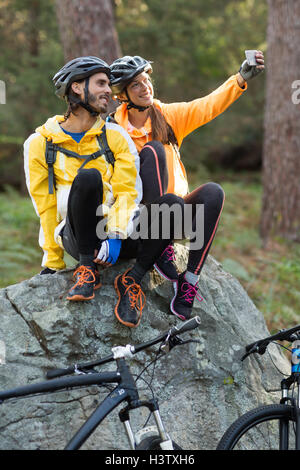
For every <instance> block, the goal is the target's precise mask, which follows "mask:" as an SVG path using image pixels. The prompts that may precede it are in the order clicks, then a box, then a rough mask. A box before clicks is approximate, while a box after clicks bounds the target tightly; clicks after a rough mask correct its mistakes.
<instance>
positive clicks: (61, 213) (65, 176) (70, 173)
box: [24, 116, 142, 270]
mask: <svg viewBox="0 0 300 470" xmlns="http://www.w3.org/2000/svg"><path fill="white" fill-rule="evenodd" d="M62 120H63V116H54V117H52V118H50V119H48V121H47V122H46V123H45V124H44V125H43V126H41V127H38V128H37V129H36V131H35V133H34V134H32V135H31V136H30V137H29V138H28V139H27V140H26V141H25V143H24V168H25V176H26V184H27V188H28V191H29V194H30V196H31V199H32V202H33V205H34V208H35V210H36V213H37V215H38V216H39V217H40V224H41V226H40V234H39V244H40V246H41V247H42V249H43V251H44V257H43V261H42V266H43V267H48V268H51V269H55V270H57V269H63V268H64V267H65V263H64V261H63V248H62V245H61V240H60V237H59V236H58V234H59V232H60V230H61V228H62V226H63V225H64V223H65V217H66V214H67V201H68V196H69V192H70V188H71V185H72V182H73V180H74V178H75V177H76V175H77V170H78V169H79V167H80V166H81V164H82V163H83V160H82V159H79V158H70V157H67V156H66V155H64V154H63V153H61V152H57V156H56V162H55V164H54V177H55V182H56V189H55V190H54V194H49V192H48V165H47V164H46V159H45V148H46V139H47V140H52V142H53V143H56V144H59V146H61V147H64V148H66V149H68V150H71V151H72V152H76V153H77V154H79V155H89V154H92V153H94V152H96V151H97V150H99V145H98V141H97V137H96V136H97V135H99V134H101V132H102V127H103V125H104V121H103V119H101V118H100V117H99V118H98V119H97V121H96V122H95V124H94V125H93V127H92V128H91V129H89V130H88V131H87V132H86V134H85V135H84V137H83V138H82V139H81V141H80V143H77V142H75V140H73V139H72V137H71V136H69V135H68V134H66V133H65V132H63V130H62V129H61V127H60V125H59V123H60V122H61V121H62ZM105 127H106V135H107V142H108V145H109V147H110V149H111V150H112V152H113V154H114V157H115V164H114V167H113V166H112V165H111V164H109V163H107V161H106V159H105V156H104V155H101V156H100V157H98V158H97V159H96V160H92V161H89V162H88V163H87V164H86V165H85V167H84V168H96V169H97V170H99V171H100V173H101V175H102V181H103V212H104V215H106V216H107V226H106V229H107V236H108V237H110V236H111V237H113V236H114V235H113V234H114V233H115V232H119V233H120V234H121V236H122V237H123V238H127V237H128V236H129V235H130V233H131V231H132V228H133V226H132V219H133V217H134V215H135V214H136V212H137V211H138V204H139V203H140V201H141V199H142V183H141V180H140V176H139V156H138V153H137V151H136V147H135V145H134V143H133V142H132V140H131V139H130V137H129V136H128V134H127V133H126V132H125V131H124V129H123V128H122V127H120V126H119V125H117V124H113V123H106V126H105Z"/></svg>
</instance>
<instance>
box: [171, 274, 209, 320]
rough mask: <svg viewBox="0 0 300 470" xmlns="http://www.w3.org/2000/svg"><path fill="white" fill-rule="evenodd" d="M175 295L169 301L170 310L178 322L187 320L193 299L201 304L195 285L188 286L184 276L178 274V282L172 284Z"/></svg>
mask: <svg viewBox="0 0 300 470" xmlns="http://www.w3.org/2000/svg"><path fill="white" fill-rule="evenodd" d="M174 287H175V295H174V297H173V299H172V301H171V304H170V309H171V312H172V313H174V315H176V316H177V317H178V318H180V320H183V321H185V320H189V319H190V318H191V314H192V308H193V303H194V299H195V297H196V298H197V299H198V300H199V302H201V301H202V300H203V298H202V297H201V296H200V295H199V294H198V286H197V284H196V285H195V286H194V285H193V284H190V283H189V282H188V281H187V280H186V278H185V274H184V273H183V274H179V276H178V281H177V282H176V283H175V284H174Z"/></svg>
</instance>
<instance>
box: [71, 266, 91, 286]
mask: <svg viewBox="0 0 300 470" xmlns="http://www.w3.org/2000/svg"><path fill="white" fill-rule="evenodd" d="M77 274H79V276H78V279H77V282H76V284H75V285H74V287H76V286H79V287H81V286H83V284H91V283H92V282H95V281H96V277H95V274H94V273H93V271H92V270H91V269H90V268H88V267H87V266H79V268H77V269H76V271H75V272H74V275H73V276H74V277H76V275H77ZM90 276H92V278H91V279H89V278H90Z"/></svg>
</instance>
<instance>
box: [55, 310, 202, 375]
mask: <svg viewBox="0 0 300 470" xmlns="http://www.w3.org/2000/svg"><path fill="white" fill-rule="evenodd" d="M200 323H201V320H200V317H198V316H197V317H194V318H191V319H190V320H187V321H186V322H184V323H183V324H182V325H181V326H179V327H178V326H173V327H172V328H170V329H169V330H167V331H165V332H163V333H162V334H161V335H159V336H157V337H156V338H154V339H152V340H150V341H147V342H145V343H141V344H138V345H136V346H130V351H131V354H136V353H138V352H140V351H143V350H144V349H146V348H148V347H150V346H154V345H155V344H157V343H159V342H162V341H164V340H168V339H169V338H172V337H174V336H176V335H181V334H182V333H185V332H186V331H190V330H194V329H195V328H198V326H199V325H200ZM114 360H115V356H114V354H110V355H109V356H106V357H103V358H102V359H98V360H96V361H92V362H87V363H85V364H75V365H72V366H70V367H67V368H66V369H53V370H49V371H48V372H47V373H46V377H47V379H54V378H56V377H62V376H63V375H68V374H73V373H74V372H79V373H80V370H89V369H92V368H93V367H95V366H100V365H102V364H106V363H108V362H112V361H114Z"/></svg>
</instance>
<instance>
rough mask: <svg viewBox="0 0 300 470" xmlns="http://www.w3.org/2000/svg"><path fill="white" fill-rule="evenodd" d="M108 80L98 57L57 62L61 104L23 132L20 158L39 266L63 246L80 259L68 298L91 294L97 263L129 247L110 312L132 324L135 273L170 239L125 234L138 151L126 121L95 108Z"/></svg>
mask: <svg viewBox="0 0 300 470" xmlns="http://www.w3.org/2000/svg"><path fill="white" fill-rule="evenodd" d="M109 80H110V67H109V66H108V65H107V64H106V63H105V62H104V61H103V60H101V59H99V58H97V57H91V56H88V57H79V58H76V59H74V60H72V61H70V62H68V63H67V64H66V65H65V66H64V67H62V69H60V70H59V72H58V73H57V74H56V75H55V76H54V78H53V81H54V84H55V88H56V94H57V95H58V96H59V97H60V98H62V99H65V100H66V101H67V103H68V109H67V112H66V114H65V116H54V117H52V118H50V119H48V120H47V122H46V123H45V124H44V125H43V126H40V127H38V128H37V129H36V132H35V133H34V134H32V135H31V136H30V137H29V138H28V139H27V140H26V142H25V143H24V158H25V160H24V165H25V174H26V183H27V187H28V191H29V194H30V196H31V198H32V202H33V205H34V208H35V210H36V212H37V215H38V216H39V217H40V223H41V227H40V236H39V243H40V246H41V247H42V249H43V251H44V257H43V262H42V267H43V270H42V271H41V274H52V273H55V272H56V271H58V270H60V269H63V268H64V267H65V263H64V261H63V251H64V250H66V251H67V252H68V253H69V254H71V255H72V256H73V257H74V258H75V259H77V260H78V261H79V267H78V268H77V269H76V271H75V273H74V277H75V281H76V282H75V284H74V285H73V287H72V288H71V289H70V291H69V293H68V296H67V299H68V300H70V301H81V300H90V299H92V298H94V296H95V293H94V291H95V290H96V289H98V288H100V286H101V284H100V279H99V272H98V270H97V263H99V264H102V265H104V266H107V265H111V264H114V263H115V262H116V261H117V259H118V257H119V256H122V257H126V255H127V257H132V256H133V255H135V256H136V257H137V262H136V264H135V266H134V267H133V269H132V270H130V271H129V270H128V273H127V276H122V279H120V280H118V279H117V280H116V286H118V288H117V292H118V303H117V307H116V310H115V313H116V316H117V318H118V320H119V321H120V322H122V323H123V324H125V325H127V326H130V327H136V326H138V324H139V322H140V319H141V314H142V309H143V306H144V300H145V296H144V294H143V292H142V290H141V287H140V280H141V278H142V276H143V275H144V274H145V273H146V272H147V270H148V269H150V267H151V266H152V265H153V263H154V262H155V260H156V259H157V257H159V255H160V254H161V252H162V251H163V250H164V249H165V247H166V246H167V245H168V243H169V241H168V240H153V242H152V241H151V240H145V241H143V242H140V241H135V240H128V237H129V236H130V234H131V232H132V230H133V222H134V219H135V218H136V217H137V215H138V212H139V207H138V205H139V203H140V201H141V198H142V185H141V180H140V176H139V157H138V154H137V151H136V148H135V145H134V144H133V142H132V140H131V138H130V137H129V136H128V134H127V133H126V132H125V131H124V129H123V128H122V127H120V126H119V125H117V124H114V123H105V122H104V121H103V120H102V119H101V117H100V116H99V114H100V113H105V112H106V111H107V106H108V102H109V97H110V94H111V90H110V87H109V84H110V82H109ZM166 196H168V195H166ZM167 199H168V198H165V197H164V198H163V202H166V200H167ZM172 201H173V199H172V198H170V203H172ZM167 203H168V201H167ZM99 209H100V210H99ZM103 221H104V222H105V224H103V223H102V224H101V222H103ZM99 227H100V229H99V230H97V228H99ZM101 227H102V230H101ZM103 227H104V228H105V231H104V230H103ZM97 231H98V236H97ZM141 246H142V249H141Z"/></svg>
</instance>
